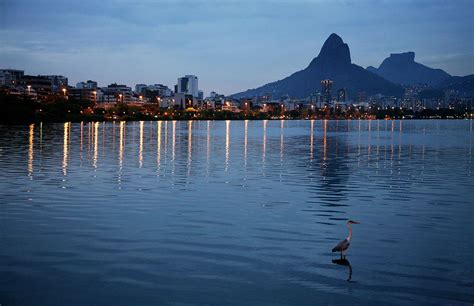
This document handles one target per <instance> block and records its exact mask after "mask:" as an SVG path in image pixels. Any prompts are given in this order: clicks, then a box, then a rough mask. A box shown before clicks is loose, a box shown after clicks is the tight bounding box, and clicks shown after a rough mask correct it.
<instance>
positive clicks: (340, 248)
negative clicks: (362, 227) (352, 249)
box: [332, 220, 360, 258]
mask: <svg viewBox="0 0 474 306" xmlns="http://www.w3.org/2000/svg"><path fill="white" fill-rule="evenodd" d="M352 224H360V223H359V222H357V221H352V220H348V221H347V227H348V228H349V236H347V238H346V239H344V240H342V241H341V242H339V243H338V244H337V245H336V246H335V247H334V248H333V249H332V252H333V253H334V252H341V258H343V255H344V258H345V257H346V255H345V254H344V252H345V251H347V249H348V248H349V246H350V244H351V238H352V227H351V225H352Z"/></svg>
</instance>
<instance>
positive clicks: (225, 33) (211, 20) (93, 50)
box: [0, 0, 474, 96]
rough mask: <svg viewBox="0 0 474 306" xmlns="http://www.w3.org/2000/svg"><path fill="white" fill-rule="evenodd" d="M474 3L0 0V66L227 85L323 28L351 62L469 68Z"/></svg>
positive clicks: (304, 46) (299, 64)
mask: <svg viewBox="0 0 474 306" xmlns="http://www.w3.org/2000/svg"><path fill="white" fill-rule="evenodd" d="M473 15H474V1H472V0H467V1H464V0H459V1H441V0H429V1H428V0H426V1H408V0H400V1H384V0H373V1H370V0H368V1H349V0H347V1H326V0H307V1H303V0H295V1H289V0H285V1H263V0H253V1H251V0H244V1H225V0H219V1H217V0H205V1H204V0H197V1H191V0H189V1H186V0H178V1H172V0H165V1H151V0H145V1H138V0H135V1H132V0H115V1H112V0H102V1H92V0H82V1H60V0H0V68H16V69H23V70H25V73H27V74H34V75H36V74H62V75H65V76H67V77H68V78H69V82H70V84H72V85H75V84H76V82H78V81H85V80H87V79H92V80H96V81H98V82H99V86H106V85H108V84H110V83H112V82H117V83H125V84H127V85H129V86H132V87H134V86H135V84H137V83H146V84H154V83H163V84H165V85H168V86H169V87H170V88H173V86H174V84H175V83H176V80H177V78H178V77H181V76H183V75H185V74H195V75H197V76H198V77H199V87H200V89H202V90H204V93H205V95H206V96H207V95H208V94H209V91H211V90H215V91H217V92H219V93H222V94H232V93H236V92H239V91H243V90H245V89H248V88H255V87H258V86H260V85H263V84H265V83H268V82H271V81H275V80H279V79H281V78H283V77H285V76H288V75H290V74H291V73H293V72H295V71H298V70H301V69H303V68H305V67H306V66H307V65H308V64H309V62H310V61H311V59H312V58H313V57H315V56H317V55H318V53H319V50H320V48H321V46H322V44H323V43H324V41H325V39H326V38H327V37H328V36H329V35H330V34H331V33H333V32H335V33H337V34H338V35H340V36H341V37H342V39H343V40H344V41H345V42H346V43H348V44H349V47H350V50H351V55H352V62H353V63H355V64H358V65H360V66H363V67H367V66H369V65H373V66H376V67H378V65H379V64H380V63H381V62H382V60H383V59H384V58H386V57H388V56H389V54H390V53H396V52H404V51H415V52H416V59H415V60H416V61H418V62H421V63H422V64H425V65H428V66H430V67H433V68H442V69H444V70H445V71H446V72H448V73H450V74H452V75H467V74H472V73H474V39H473V37H474V35H473V29H474V21H473V17H472V16H473Z"/></svg>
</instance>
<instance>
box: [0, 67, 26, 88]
mask: <svg viewBox="0 0 474 306" xmlns="http://www.w3.org/2000/svg"><path fill="white" fill-rule="evenodd" d="M24 75H25V71H24V70H17V69H0V85H18V84H19V82H20V80H21V78H22V77H23V76H24Z"/></svg>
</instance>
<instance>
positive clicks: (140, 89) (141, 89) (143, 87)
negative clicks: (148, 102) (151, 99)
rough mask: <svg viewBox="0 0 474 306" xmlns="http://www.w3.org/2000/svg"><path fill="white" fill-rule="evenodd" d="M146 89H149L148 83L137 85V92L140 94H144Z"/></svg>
mask: <svg viewBox="0 0 474 306" xmlns="http://www.w3.org/2000/svg"><path fill="white" fill-rule="evenodd" d="M146 89H148V85H146V84H136V85H135V92H136V93H138V94H144V93H145V90H146Z"/></svg>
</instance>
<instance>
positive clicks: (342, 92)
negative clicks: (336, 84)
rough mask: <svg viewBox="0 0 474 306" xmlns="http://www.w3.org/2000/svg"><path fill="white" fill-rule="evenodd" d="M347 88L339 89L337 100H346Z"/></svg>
mask: <svg viewBox="0 0 474 306" xmlns="http://www.w3.org/2000/svg"><path fill="white" fill-rule="evenodd" d="M346 99H347V97H346V90H345V89H343V88H342V89H339V90H338V91H337V102H346Z"/></svg>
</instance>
